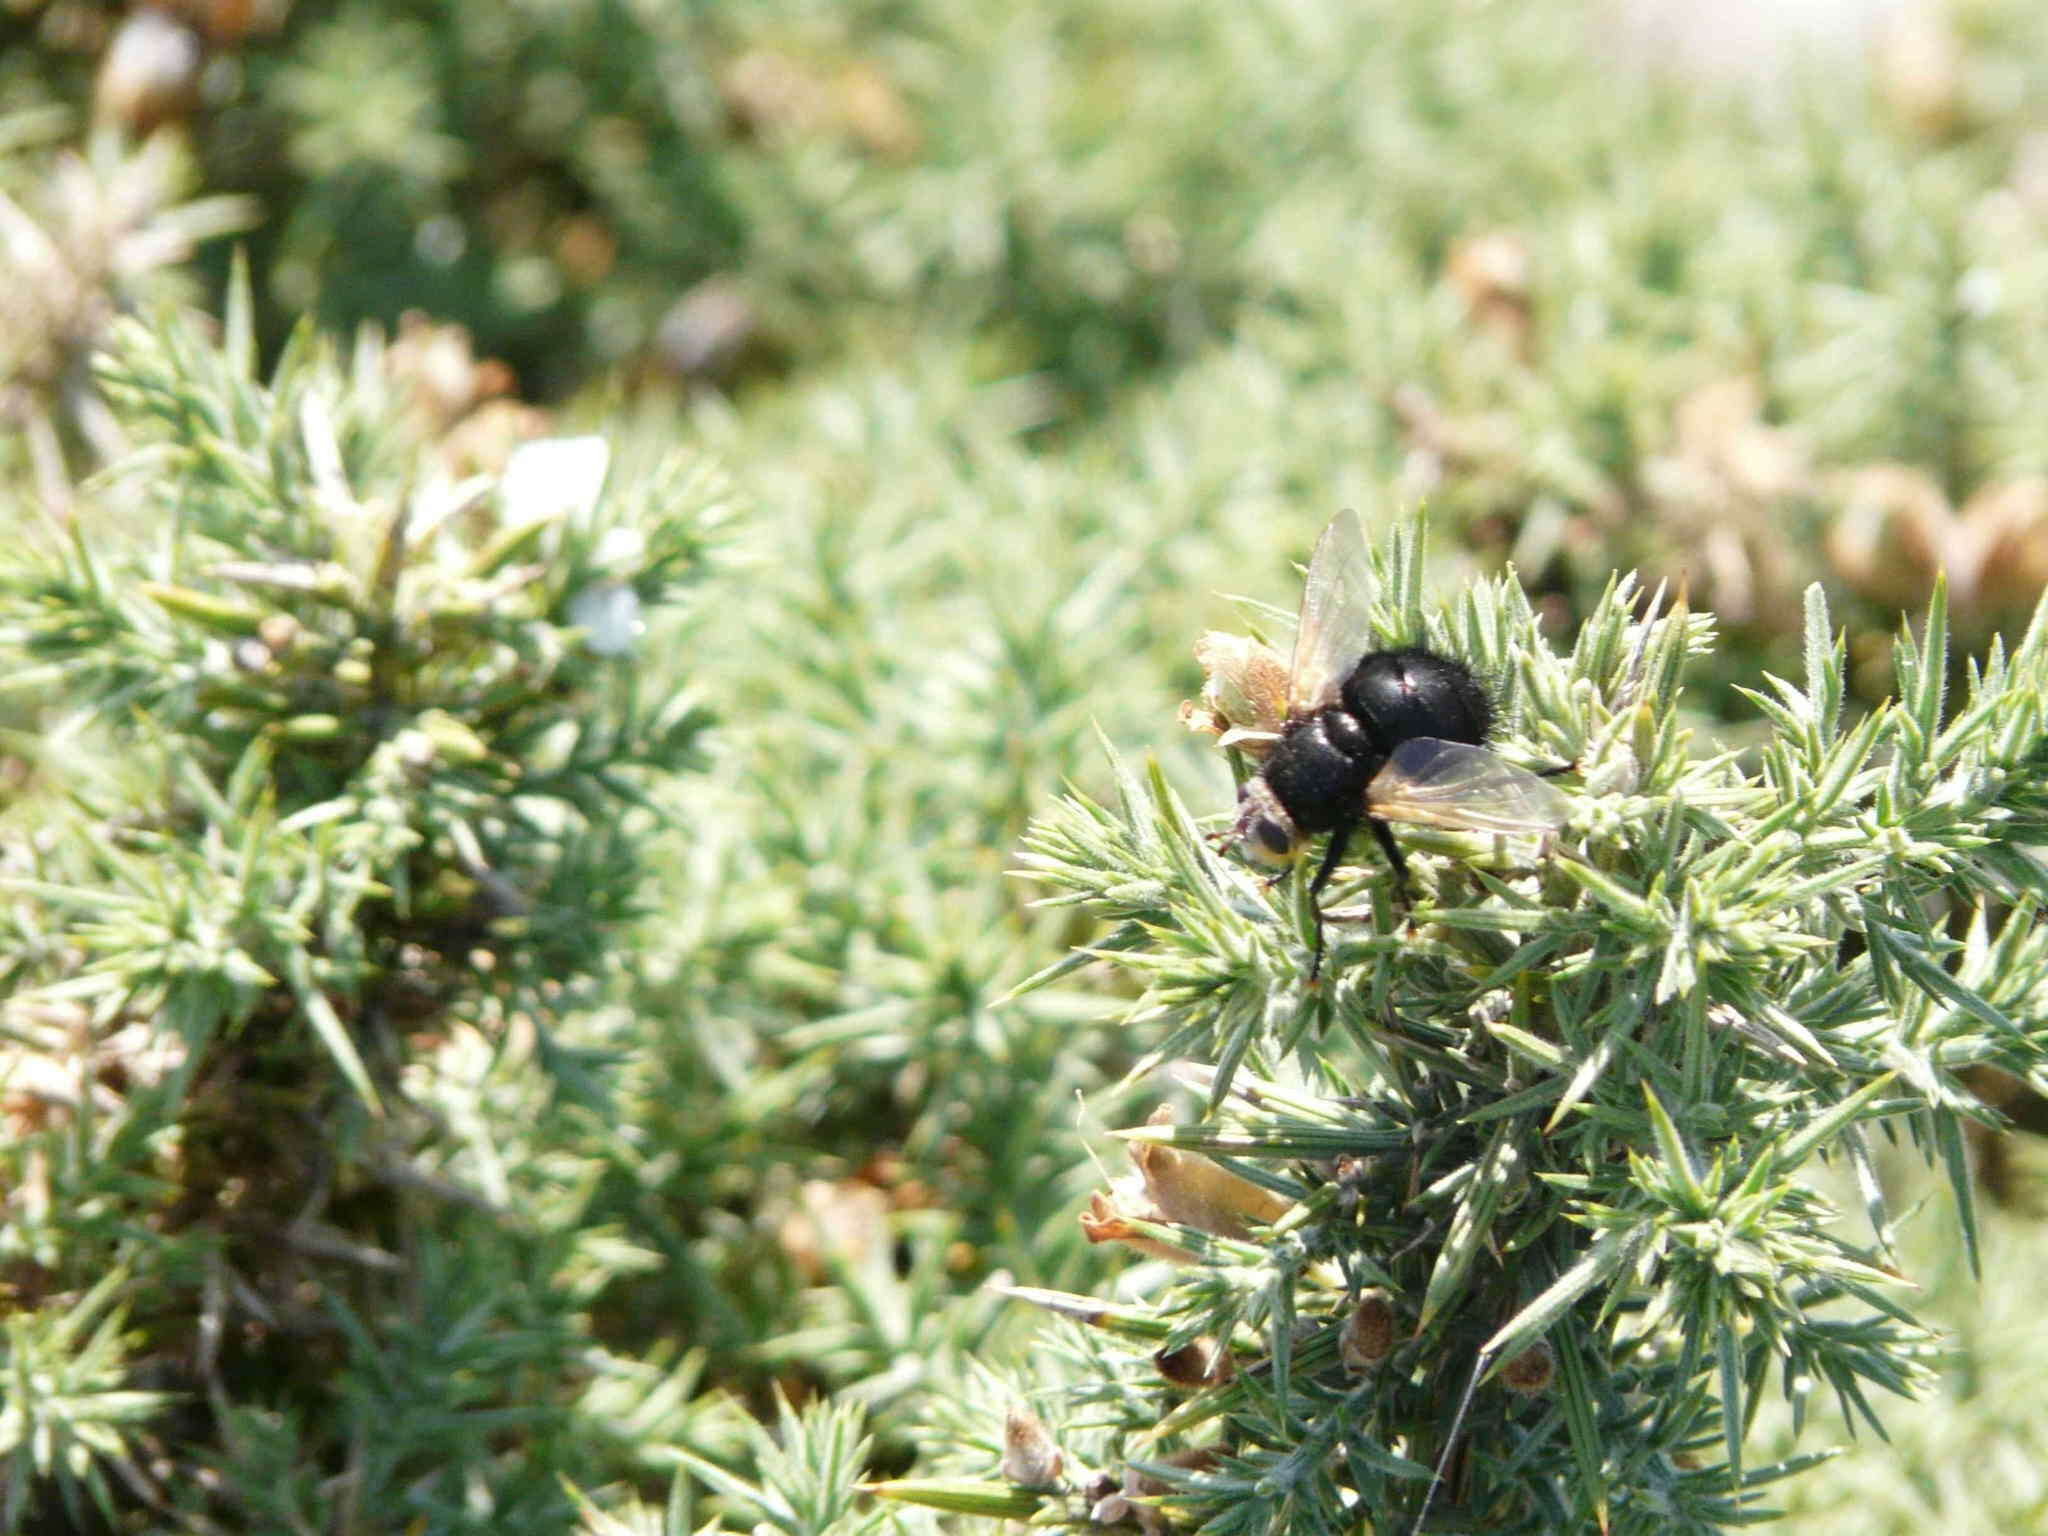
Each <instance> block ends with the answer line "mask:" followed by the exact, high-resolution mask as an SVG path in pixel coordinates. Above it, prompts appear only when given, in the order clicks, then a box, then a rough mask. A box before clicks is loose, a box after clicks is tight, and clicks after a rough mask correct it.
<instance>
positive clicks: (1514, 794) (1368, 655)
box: [1212, 511, 1566, 979]
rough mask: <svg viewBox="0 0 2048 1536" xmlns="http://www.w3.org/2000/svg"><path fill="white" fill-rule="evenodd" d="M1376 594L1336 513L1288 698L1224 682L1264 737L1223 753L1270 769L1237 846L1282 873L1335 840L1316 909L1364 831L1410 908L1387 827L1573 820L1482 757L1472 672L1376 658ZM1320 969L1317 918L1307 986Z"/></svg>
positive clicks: (1242, 795) (1252, 799)
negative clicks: (1372, 617) (1312, 843)
mask: <svg viewBox="0 0 2048 1536" xmlns="http://www.w3.org/2000/svg"><path fill="white" fill-rule="evenodd" d="M1373 592H1374V581H1373V576H1372V565H1371V562H1370V560H1369V559H1368V557H1367V555H1366V548H1365V534H1364V531H1363V530H1362V529H1361V528H1360V527H1359V523H1358V514H1357V513H1355V512H1350V511H1346V512H1340V513H1338V514H1337V516H1336V517H1335V518H1334V519H1332V521H1331V523H1330V526H1329V527H1328V528H1326V529H1324V530H1323V536H1322V538H1321V539H1320V540H1318V541H1317V543H1316V550H1315V555H1314V556H1313V557H1312V558H1311V559H1310V561H1309V567H1308V584H1307V586H1306V587H1305V588H1304V589H1303V592H1302V596H1301V623H1300V626H1299V628H1298V629H1297V630H1296V631H1295V636H1294V657H1293V661H1292V662H1291V663H1290V665H1289V666H1288V669H1287V672H1286V677H1285V682H1284V697H1276V696H1275V695H1276V694H1279V693H1281V691H1282V685H1281V684H1280V682H1279V679H1278V677H1277V675H1276V674H1277V670H1278V669H1277V667H1275V666H1271V665H1267V666H1263V667H1261V666H1258V665H1256V664H1254V665H1243V664H1242V662H1243V661H1244V660H1245V658H1240V665H1238V666H1237V667H1234V668H1233V669H1232V670H1233V671H1234V672H1235V674H1236V675H1234V676H1232V677H1231V678H1229V679H1228V680H1227V681H1228V683H1229V685H1230V687H1232V688H1234V689H1235V690H1236V691H1237V693H1238V694H1239V695H1240V696H1241V697H1242V698H1243V700H1244V701H1245V702H1246V703H1248V704H1249V705H1250V707H1251V709H1250V712H1251V713H1252V714H1254V715H1256V716H1258V717H1260V718H1261V723H1263V724H1265V725H1267V727H1268V728H1267V729H1263V730H1261V729H1245V728H1241V727H1240V728H1237V729H1233V730H1230V731H1227V732H1225V733H1224V736H1223V744H1224V745H1226V746H1238V747H1242V748H1244V749H1246V750H1248V751H1250V752H1253V753H1254V754H1255V755H1258V756H1260V757H1261V758H1262V761H1261V763H1260V766H1259V771H1258V773H1257V774H1256V775H1255V776H1254V777H1252V778H1250V779H1248V780H1246V781H1245V784H1244V787H1243V788H1242V789H1241V790H1240V791H1239V792H1238V794H1239V808H1238V817H1237V824H1236V825H1235V826H1234V827H1232V828H1231V830H1230V837H1231V839H1232V840H1233V841H1235V842H1236V843H1237V844H1238V846H1239V848H1240V850H1241V851H1242V852H1243V853H1244V855H1245V856H1246V857H1248V858H1251V859H1254V860H1256V861H1257V862H1259V863H1262V864H1267V865H1287V864H1291V863H1292V862H1293V861H1294V860H1295V859H1296V858H1297V857H1299V855H1300V854H1301V851H1302V849H1303V848H1304V847H1305V846H1306V845H1307V843H1308V841H1309V839H1310V838H1312V837H1317V836H1320V835H1321V834H1323V833H1328V834H1329V837H1330V841H1329V844H1328V846H1327V847H1326V848H1325V849H1324V852H1323V857H1322V862H1321V864H1320V865H1318V867H1317V869H1316V873H1315V879H1314V880H1313V881H1312V882H1311V883H1310V886H1309V892H1310V896H1311V898H1314V897H1316V896H1319V895H1320V894H1321V893H1322V890H1323V888H1324V887H1325V886H1327V885H1328V884H1329V883H1330V877H1331V876H1332V875H1333V874H1335V873H1336V869H1337V863H1338V861H1339V859H1341V858H1342V857H1343V853H1344V847H1345V845H1346V844H1347V843H1348V842H1349V841H1350V840H1351V834H1352V833H1353V832H1355V831H1357V830H1358V828H1359V826H1360V824H1361V823H1362V824H1364V825H1365V826H1367V827H1369V828H1371V829H1372V835H1373V839H1374V840H1375V841H1376V842H1377V843H1378V844H1379V846H1380V851H1381V852H1382V853H1384V854H1385V855H1386V859H1387V863H1388V865H1389V866H1390V867H1391V868H1392V870H1393V874H1394V893H1395V898H1396V900H1399V901H1403V902H1405V901H1406V899H1407V891H1408V861H1407V860H1406V859H1405V858H1403V857H1402V854H1401V848H1400V845H1399V844H1398V843H1396V842H1395V841H1394V835H1393V833H1392V831H1391V830H1389V828H1388V826H1387V823H1388V822H1390V821H1402V822H1418V823H1422V824H1425V825H1429V826H1438V827H1450V828H1455V829H1458V830H1462V831H1471V832H1500V833H1517V832H1520V833H1548V832H1554V831H1556V830H1557V828H1558V827H1559V826H1561V825H1562V824H1563V822H1564V819H1565V814H1566V804H1565V800H1564V797H1563V796H1562V795H1560V794H1559V793H1558V792H1557V791H1556V790H1555V789H1553V788H1552V787H1551V786H1550V785H1548V784H1546V783H1544V782H1543V780H1542V779H1540V778H1538V777H1537V776H1536V775H1535V774H1533V773H1530V772H1529V771H1528V770H1526V769H1523V768H1517V767H1515V766H1514V765H1513V764H1511V763H1506V762H1503V761H1502V760H1501V759H1500V758H1498V757H1495V756H1494V755H1493V754H1492V753H1491V752H1489V751H1487V750H1486V749H1485V747H1484V746H1483V745H1482V743H1483V742H1484V741H1485V740H1486V738H1487V736H1488V734H1489V733H1490V732H1491V731H1492V729H1493V701H1492V700H1491V699H1490V698H1489V697H1488V695H1487V691H1486V689H1485V688H1484V687H1483V686H1482V685H1481V684H1480V682H1479V679H1478V678H1477V677H1475V676H1474V675H1473V672H1472V669H1471V668H1470V667H1469V666H1467V665H1466V664H1465V663H1464V662H1462V661H1459V660H1457V659H1455V658H1453V657H1449V656H1440V655H1438V654H1437V653H1435V652H1434V651H1430V650H1426V649H1424V648H1422V647H1420V646H1410V647H1406V648H1404V649H1401V650H1391V651H1376V650H1372V649H1370V646H1371V627H1370V623H1369V610H1370V608H1371V605H1372V598H1373ZM1273 660H1277V658H1273ZM1225 665H1226V666H1229V665H1230V664H1229V663H1225ZM1213 678H1214V674H1213V673H1212V680H1213ZM1262 695H1263V696H1262ZM1322 962H1323V943H1322V920H1321V915H1320V911H1319V912H1318V915H1317V926H1316V952H1315V960H1314V963H1313V965H1312V967H1311V969H1310V973H1309V974H1310V977H1311V979H1313V977H1314V976H1315V975H1316V974H1317V973H1318V972H1319V971H1320V970H1321V969H1322Z"/></svg>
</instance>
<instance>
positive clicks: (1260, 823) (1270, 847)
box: [1252, 816, 1294, 860]
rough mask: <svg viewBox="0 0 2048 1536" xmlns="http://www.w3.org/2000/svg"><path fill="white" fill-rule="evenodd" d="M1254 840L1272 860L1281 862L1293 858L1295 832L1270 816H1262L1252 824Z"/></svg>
mask: <svg viewBox="0 0 2048 1536" xmlns="http://www.w3.org/2000/svg"><path fill="white" fill-rule="evenodd" d="M1252 838H1253V840H1254V841H1255V842H1257V843H1258V844H1259V846H1260V848H1261V849H1262V850H1263V851H1264V852H1265V854H1266V855H1267V857H1269V858H1271V859H1275V860H1279V859H1286V858H1290V857H1292V856H1293V853H1294V834H1293V832H1291V831H1290V830H1289V829H1288V828H1286V827H1283V826H1282V825H1280V823H1279V822H1277V821H1275V820H1273V818H1272V817H1270V816H1261V817H1260V818H1259V819H1258V820H1257V821H1255V822H1253V823H1252Z"/></svg>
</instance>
